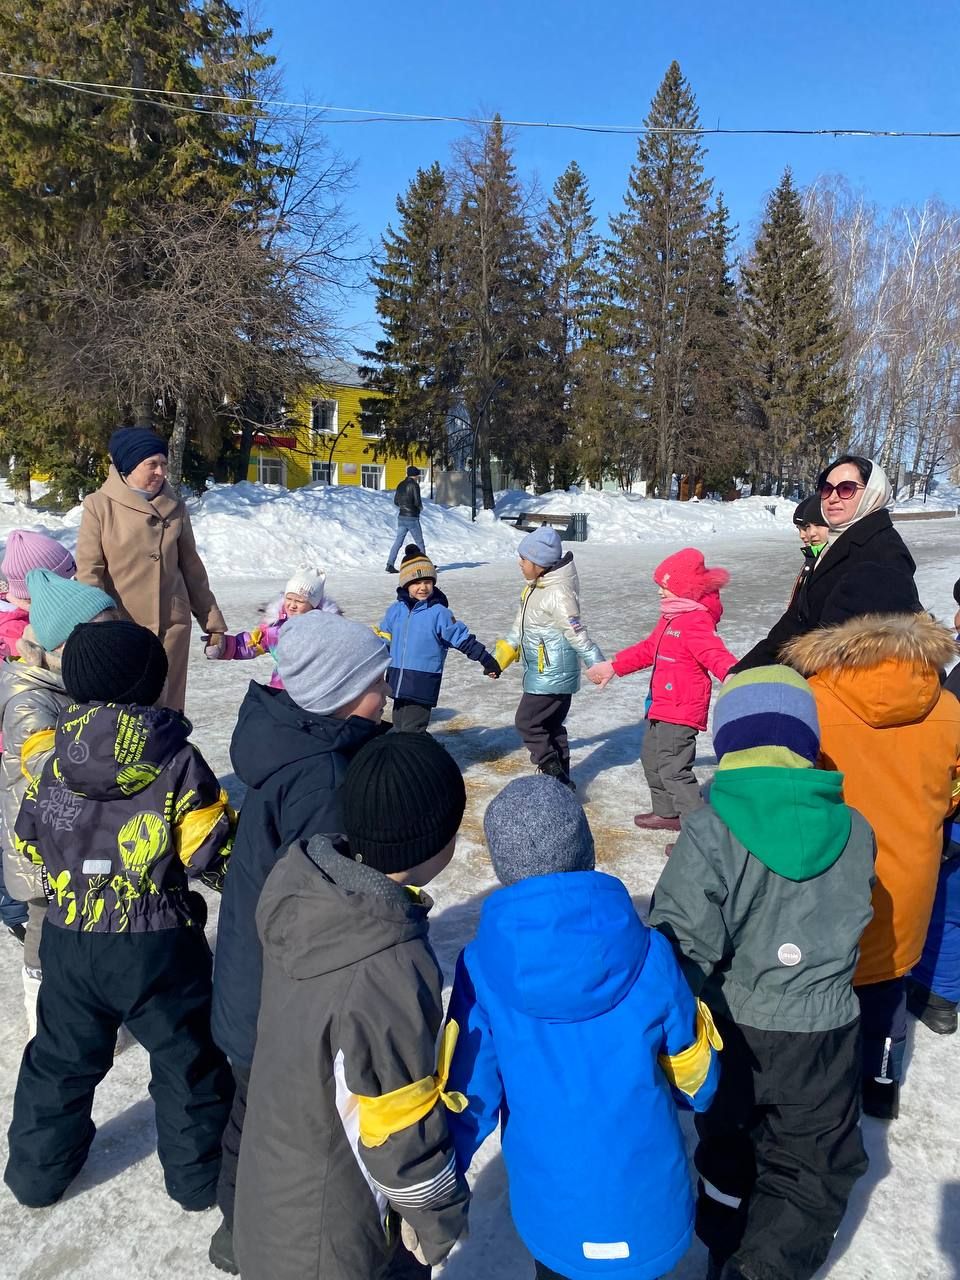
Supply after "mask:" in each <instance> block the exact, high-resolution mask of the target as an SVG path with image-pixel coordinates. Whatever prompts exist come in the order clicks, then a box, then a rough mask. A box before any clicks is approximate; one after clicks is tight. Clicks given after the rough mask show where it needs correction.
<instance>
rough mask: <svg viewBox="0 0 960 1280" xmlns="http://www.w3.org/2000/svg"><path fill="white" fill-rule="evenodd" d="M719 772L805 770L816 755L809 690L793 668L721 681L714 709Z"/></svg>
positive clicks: (817, 742) (816, 732) (817, 737)
mask: <svg viewBox="0 0 960 1280" xmlns="http://www.w3.org/2000/svg"><path fill="white" fill-rule="evenodd" d="M713 749H714V750H715V751H716V753H717V760H718V761H719V762H720V763H719V768H721V769H743V768H751V767H752V768H757V767H762V766H765V765H781V766H782V765H793V766H795V767H797V766H799V767H804V766H807V765H812V764H816V762H817V757H818V756H819V754H820V721H819V720H818V718H817V704H816V700H815V699H814V696H813V690H812V689H811V688H810V686H809V685H808V684H807V682H806V680H804V678H803V676H801V675H800V674H799V673H798V672H796V671H794V670H793V668H792V667H782V666H776V667H753V668H752V669H751V670H749V671H742V672H740V673H739V675H735V676H730V677H729V679H727V680H726V681H725V682H724V685H723V688H722V689H721V690H720V693H719V695H718V697H717V705H716V706H715V707H714V709H713Z"/></svg>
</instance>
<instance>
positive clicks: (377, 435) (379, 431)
mask: <svg viewBox="0 0 960 1280" xmlns="http://www.w3.org/2000/svg"><path fill="white" fill-rule="evenodd" d="M360 434H361V435H362V436H363V438H364V440H382V439H383V427H382V426H380V427H378V426H375V425H372V424H370V419H369V418H366V419H364V418H363V417H361V419H360Z"/></svg>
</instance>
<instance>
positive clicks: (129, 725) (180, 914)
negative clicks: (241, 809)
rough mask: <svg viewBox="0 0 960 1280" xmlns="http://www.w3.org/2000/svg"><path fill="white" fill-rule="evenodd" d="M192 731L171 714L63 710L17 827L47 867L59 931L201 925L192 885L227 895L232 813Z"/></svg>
mask: <svg viewBox="0 0 960 1280" xmlns="http://www.w3.org/2000/svg"><path fill="white" fill-rule="evenodd" d="M190 728H191V726H190V722H189V721H188V720H186V719H184V717H183V716H181V715H180V714H179V713H178V712H175V711H170V710H169V709H167V708H166V707H146V708H145V707H119V706H114V705H113V704H112V703H102V702H95V703H90V704H86V705H80V706H78V705H77V704H76V703H72V704H71V705H70V706H68V707H67V708H66V710H65V711H64V712H63V713H62V715H61V717H60V721H59V723H58V725H57V731H56V738H55V743H54V753H53V756H52V758H51V759H49V760H48V761H47V763H46V764H45V765H44V766H43V769H42V771H41V773H40V774H39V775H38V776H37V777H35V778H33V779H32V780H31V782H30V785H29V786H28V787H27V791H26V795H25V796H24V800H23V805H22V807H21V809H20V816H19V818H18V819H17V824H16V838H17V847H18V849H19V850H20V851H21V852H22V853H23V854H24V855H25V856H28V857H30V858H31V859H32V860H33V861H34V862H35V863H37V864H40V865H42V866H43V871H44V879H45V882H46V884H45V887H46V890H47V895H48V897H49V898H50V904H49V906H48V908H47V919H48V920H49V921H50V922H51V923H52V924H55V925H58V926H60V927H61V928H64V929H77V930H83V932H85V933H126V932H129V933H145V932H153V931H155V930H159V929H172V928H176V927H177V926H178V925H196V924H198V923H202V919H203V917H204V916H205V911H204V910H203V909H202V907H201V902H202V900H200V902H197V901H196V899H197V897H198V895H194V894H191V893H189V892H188V891H187V878H188V877H195V878H198V879H200V880H203V882H204V883H205V884H208V885H210V886H211V887H212V888H215V889H219V888H220V886H221V884H222V881H223V874H224V869H225V866H226V862H227V857H228V855H229V852H230V844H231V840H232V837H233V814H232V811H231V810H230V808H229V806H228V805H227V796H226V793H225V792H224V791H221V789H220V784H219V782H218V781H217V779H216V778H215V777H214V775H213V774H212V773H211V771H210V769H209V767H208V766H207V764H206V763H205V761H204V759H203V757H202V756H201V755H200V753H199V751H197V749H196V747H194V746H191V744H190V743H189V742H188V740H187V739H188V736H189V733H190Z"/></svg>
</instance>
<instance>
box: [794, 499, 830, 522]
mask: <svg viewBox="0 0 960 1280" xmlns="http://www.w3.org/2000/svg"><path fill="white" fill-rule="evenodd" d="M793 523H794V524H795V525H804V524H822V525H824V526H826V523H827V522H826V520H824V518H823V510H822V508H821V506H820V495H819V493H811V495H810V497H809V498H804V500H803V501H802V502H798V503H797V509H796V510H795V511H794V513H793Z"/></svg>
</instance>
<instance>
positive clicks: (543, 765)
mask: <svg viewBox="0 0 960 1280" xmlns="http://www.w3.org/2000/svg"><path fill="white" fill-rule="evenodd" d="M537 773H543V774H546V776H547V777H548V778H556V780H557V781H558V782H562V783H563V785H564V786H565V787H567V788H568V790H570V791H576V789H577V788H576V787H575V786H574V784H573V782H572V781H571V780H570V777H569V775H568V774H566V773H565V772H564V769H563V765H562V764H561V763H560V757H559V756H557V755H550V756H547V757H546V758H545V759H544V760H541V761H540V763H539V764H538V765H537Z"/></svg>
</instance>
